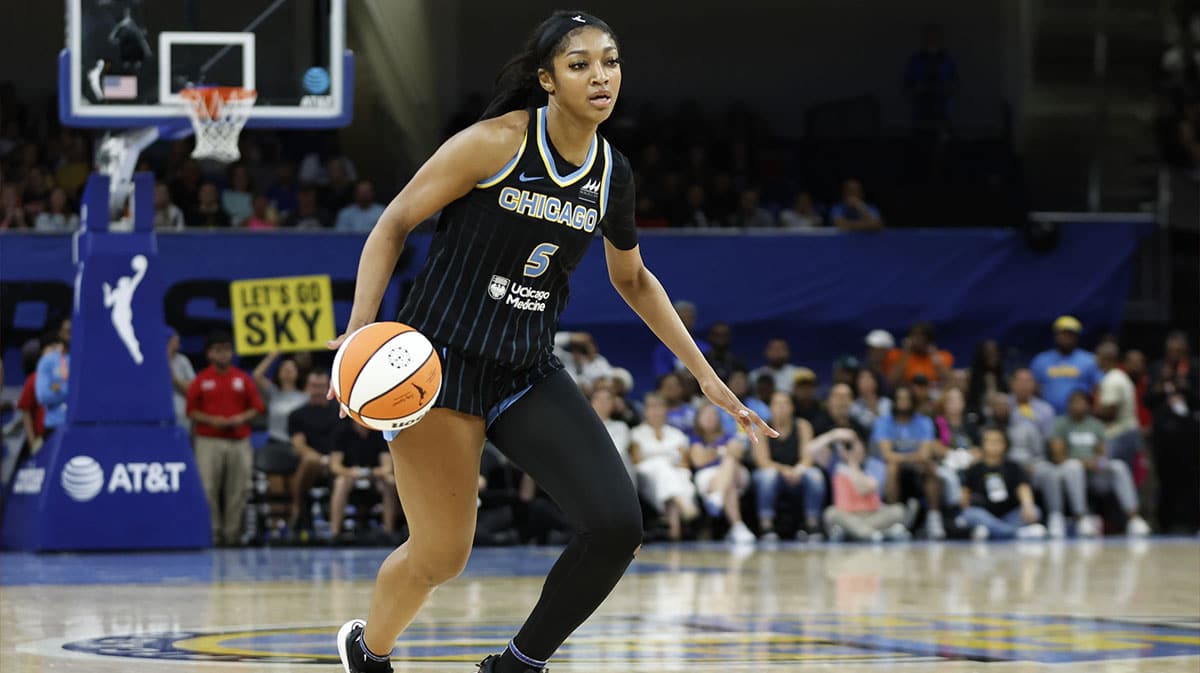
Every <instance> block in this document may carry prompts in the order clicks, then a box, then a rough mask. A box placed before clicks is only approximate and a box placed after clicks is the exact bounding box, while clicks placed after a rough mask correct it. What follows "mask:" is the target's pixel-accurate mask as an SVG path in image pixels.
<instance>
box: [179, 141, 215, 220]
mask: <svg viewBox="0 0 1200 673" xmlns="http://www.w3.org/2000/svg"><path fill="white" fill-rule="evenodd" d="M203 178H204V174H203V173H202V172H201V171H200V163H199V162H198V161H196V160H195V159H191V158H188V159H186V160H185V161H184V162H183V163H182V164H180V166H179V170H177V171H176V173H175V179H174V180H172V181H171V202H172V203H174V204H175V205H177V206H179V209H180V210H182V211H183V212H184V213H188V214H190V213H191V212H192V211H193V210H195V209H196V206H197V205H198V204H199V203H200V189H201V187H203V186H204V181H203ZM213 188H214V190H215V189H216V186H215V185H214V187H213ZM213 200H214V201H217V199H216V197H215V195H214V198H213ZM217 205H220V203H219V202H218V203H217ZM188 225H189V226H193V227H195V226H199V225H198V224H196V223H194V222H192V221H191V219H190V218H189V219H188Z"/></svg>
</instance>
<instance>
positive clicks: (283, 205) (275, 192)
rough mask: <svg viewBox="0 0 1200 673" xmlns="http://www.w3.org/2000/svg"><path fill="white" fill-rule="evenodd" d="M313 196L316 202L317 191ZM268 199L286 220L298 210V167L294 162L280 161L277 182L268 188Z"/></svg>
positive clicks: (277, 169)
mask: <svg viewBox="0 0 1200 673" xmlns="http://www.w3.org/2000/svg"><path fill="white" fill-rule="evenodd" d="M313 197H314V204H315V198H316V192H313ZM267 199H269V200H270V202H271V206H272V207H273V208H274V209H275V211H276V212H278V213H279V216H280V218H281V219H284V220H286V219H287V218H288V217H289V216H290V215H291V214H292V213H294V212H296V207H297V194H296V169H295V167H294V166H292V162H290V161H281V162H279V166H278V168H276V171H275V183H274V184H272V185H271V187H270V189H268V190H267Z"/></svg>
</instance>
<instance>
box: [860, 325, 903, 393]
mask: <svg viewBox="0 0 1200 673" xmlns="http://www.w3.org/2000/svg"><path fill="white" fill-rule="evenodd" d="M864 343H865V344H866V347H867V350H866V353H864V354H863V361H862V368H863V369H867V370H869V371H870V372H871V373H873V374H875V380H876V382H877V383H878V384H880V386H887V370H885V369H884V367H883V362H884V360H886V359H887V354H888V353H890V352H891V350H892V349H893V348H895V347H896V339H895V338H894V337H893V336H892V333H891V332H889V331H887V330H884V329H873V330H871V331H870V332H868V333H867V337H866V339H864ZM890 390H891V388H890V387H880V388H879V394H881V395H886V394H887V393H888V392H889V391H890Z"/></svg>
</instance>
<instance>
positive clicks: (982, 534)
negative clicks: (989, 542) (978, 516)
mask: <svg viewBox="0 0 1200 673" xmlns="http://www.w3.org/2000/svg"><path fill="white" fill-rule="evenodd" d="M991 536H992V531H990V530H988V527H987V526H985V525H983V524H979V525H978V526H975V527H974V528H972V529H971V539H972V540H986V539H988V538H989V537H991Z"/></svg>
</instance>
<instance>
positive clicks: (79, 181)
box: [54, 134, 92, 199]
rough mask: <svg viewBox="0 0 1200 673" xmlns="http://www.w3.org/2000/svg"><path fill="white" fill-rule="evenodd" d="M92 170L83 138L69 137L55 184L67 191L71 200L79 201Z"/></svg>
mask: <svg viewBox="0 0 1200 673" xmlns="http://www.w3.org/2000/svg"><path fill="white" fill-rule="evenodd" d="M91 170H92V167H91V165H90V164H89V163H88V159H87V147H86V146H85V145H84V142H83V138H81V137H79V136H77V135H74V134H72V135H69V136H67V137H66V138H65V139H64V142H63V160H62V162H61V163H60V164H59V165H58V168H57V169H56V170H55V171H54V184H56V185H58V186H59V187H62V188H63V189H65V190H66V191H67V196H69V197H70V198H71V199H78V198H79V194H80V192H81V191H82V190H83V184H84V183H85V182H87V177H88V173H90V172H91Z"/></svg>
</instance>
